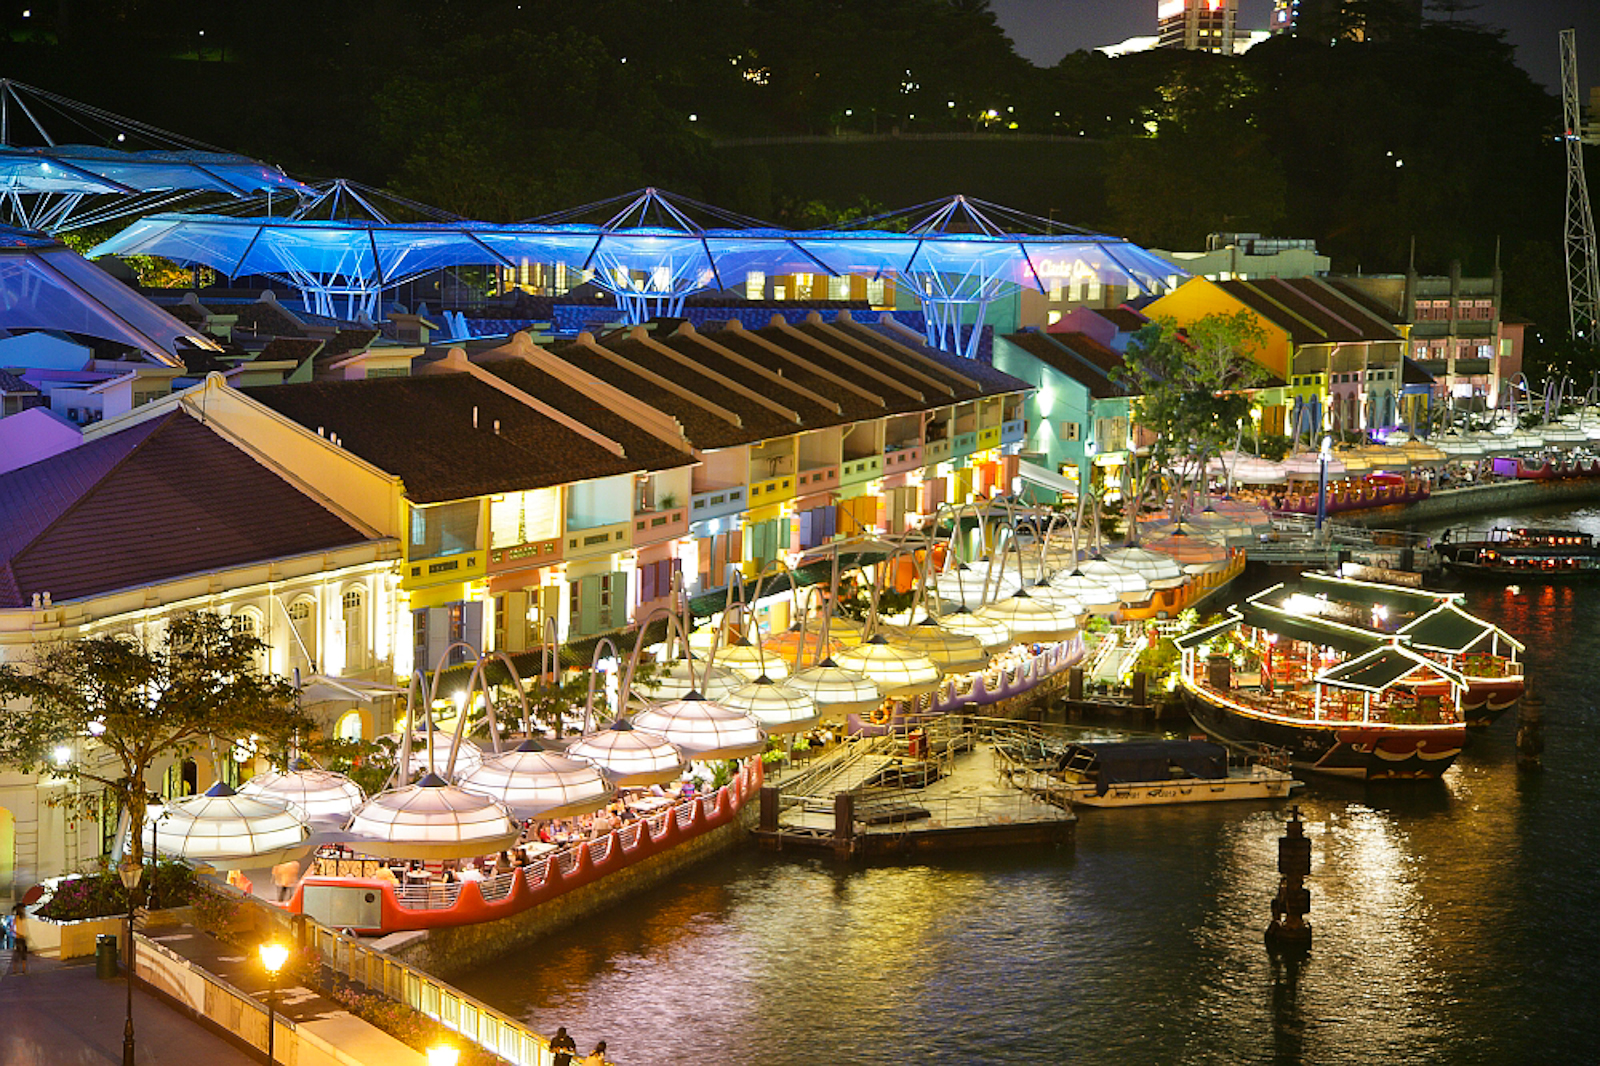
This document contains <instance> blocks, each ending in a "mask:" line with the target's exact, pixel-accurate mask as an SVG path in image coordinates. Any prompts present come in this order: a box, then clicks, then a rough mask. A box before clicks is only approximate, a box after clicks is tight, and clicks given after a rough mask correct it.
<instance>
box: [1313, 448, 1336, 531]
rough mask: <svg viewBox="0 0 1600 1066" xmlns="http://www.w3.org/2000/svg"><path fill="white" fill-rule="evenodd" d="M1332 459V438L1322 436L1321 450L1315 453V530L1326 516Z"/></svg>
mask: <svg viewBox="0 0 1600 1066" xmlns="http://www.w3.org/2000/svg"><path fill="white" fill-rule="evenodd" d="M1332 459H1333V438H1332V437H1323V438H1322V450H1321V451H1319V452H1318V453H1317V532H1319V533H1320V532H1321V531H1322V523H1323V522H1325V521H1326V520H1327V518H1328V463H1329V462H1330V461H1331V460H1332Z"/></svg>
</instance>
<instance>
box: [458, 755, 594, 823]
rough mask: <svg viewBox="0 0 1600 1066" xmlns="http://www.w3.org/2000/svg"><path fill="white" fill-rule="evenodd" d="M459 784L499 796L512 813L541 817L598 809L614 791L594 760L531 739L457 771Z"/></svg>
mask: <svg viewBox="0 0 1600 1066" xmlns="http://www.w3.org/2000/svg"><path fill="white" fill-rule="evenodd" d="M461 787H462V788H464V789H466V790H467V791H468V792H481V793H483V794H484V795H486V796H490V797H492V798H494V799H496V800H499V801H500V802H501V803H503V804H505V806H506V809H507V810H508V811H510V812H511V813H512V815H513V816H515V817H517V818H541V819H545V820H550V819H554V818H572V817H575V816H577V815H580V814H588V813H589V812H590V811H597V810H599V809H600V808H601V807H604V806H605V805H606V804H608V803H610V802H611V799H612V797H613V796H614V795H615V794H616V793H615V790H614V789H613V788H612V787H611V782H609V781H607V780H606V779H605V776H604V775H603V774H601V772H600V768H599V767H597V766H595V765H594V763H591V762H586V761H584V760H582V759H574V758H571V757H570V756H567V755H563V754H560V753H558V752H554V751H546V750H545V748H544V746H543V745H542V744H540V743H539V742H538V741H537V740H531V739H530V740H525V741H523V742H522V743H521V744H519V745H518V746H517V747H516V748H515V749H514V750H512V751H508V752H504V753H502V754H500V755H495V756H492V757H490V758H488V759H485V760H484V761H483V765H482V766H479V767H476V768H475V769H473V770H471V771H469V772H467V773H465V774H462V775H461Z"/></svg>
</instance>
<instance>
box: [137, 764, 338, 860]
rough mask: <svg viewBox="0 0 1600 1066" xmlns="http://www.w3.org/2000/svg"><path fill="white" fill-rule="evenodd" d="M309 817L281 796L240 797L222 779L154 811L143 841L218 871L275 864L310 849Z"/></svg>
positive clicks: (145, 829) (150, 845)
mask: <svg viewBox="0 0 1600 1066" xmlns="http://www.w3.org/2000/svg"><path fill="white" fill-rule="evenodd" d="M308 832H309V831H308V830H307V828H306V823H305V820H304V819H302V818H301V817H300V814H299V812H298V811H296V810H295V809H294V808H293V807H291V806H290V805H289V804H288V803H286V802H284V801H283V800H281V799H278V798H276V797H270V796H241V795H239V794H238V793H236V792H234V790H233V789H231V788H229V787H228V786H227V785H225V784H223V783H222V782H221V781H218V782H217V783H216V784H214V785H212V786H211V787H210V788H209V789H207V790H206V791H205V792H204V793H202V794H201V795H198V796H189V797H187V798H186V799H181V800H175V801H173V802H172V803H169V804H166V805H164V806H162V807H159V808H156V809H154V810H153V811H151V813H150V816H149V817H148V818H146V819H145V823H144V844H145V848H146V849H147V850H150V851H152V852H154V851H156V850H157V849H159V851H160V853H161V854H163V855H171V856H174V857H176V858H180V859H183V860H184V861H186V862H191V863H195V864H197V865H198V864H200V863H206V864H209V865H211V866H215V867H217V868H219V869H225V870H226V869H240V868H243V867H252V868H253V867H257V866H275V865H277V864H278V863H280V862H283V861H284V860H285V859H290V858H298V857H299V856H301V855H304V854H305V853H306V852H307V851H308V850H309V848H308V846H307V845H306V844H305V839H306V836H307V835H308Z"/></svg>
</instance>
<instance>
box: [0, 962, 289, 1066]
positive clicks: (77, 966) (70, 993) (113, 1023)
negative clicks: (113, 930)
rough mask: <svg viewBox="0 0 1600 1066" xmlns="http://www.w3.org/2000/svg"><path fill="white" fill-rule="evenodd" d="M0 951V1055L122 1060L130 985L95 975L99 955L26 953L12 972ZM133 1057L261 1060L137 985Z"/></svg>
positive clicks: (243, 1063)
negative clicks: (24, 965)
mask: <svg viewBox="0 0 1600 1066" xmlns="http://www.w3.org/2000/svg"><path fill="white" fill-rule="evenodd" d="M10 969H11V953H10V952H8V951H0V1063H4V1064H5V1066H66V1064H69V1063H70V1064H72V1066H99V1064H101V1063H107V1064H109V1063H120V1062H121V1061H122V1028H123V1021H124V1019H125V1018H126V1016H127V995H128V991H127V985H126V984H124V983H123V980H122V979H121V978H119V979H117V980H115V981H102V980H100V979H99V978H97V977H95V970H94V960H93V959H85V960H82V961H73V962H66V963H62V962H58V961H56V960H55V959H50V958H41V957H39V956H37V955H35V956H33V957H31V958H29V960H28V972H27V973H25V974H20V973H11V972H10ZM133 1025H134V1043H135V1047H136V1050H137V1055H136V1057H135V1060H134V1061H135V1062H137V1063H139V1064H140V1066H144V1064H146V1063H180V1062H181V1063H195V1064H199V1063H205V1064H206V1066H254V1064H256V1063H258V1062H259V1061H260V1060H259V1059H257V1058H256V1057H255V1056H254V1055H251V1054H248V1053H246V1052H245V1051H244V1050H242V1049H241V1048H239V1047H237V1046H235V1045H234V1044H231V1043H229V1042H228V1041H227V1040H224V1039H223V1038H222V1037H220V1036H218V1035H217V1034H216V1033H213V1032H211V1031H210V1030H208V1029H206V1028H204V1027H203V1026H201V1025H200V1024H199V1023H197V1022H195V1021H193V1020H192V1019H190V1018H189V1017H188V1016H187V1015H185V1014H184V1013H182V1012H181V1011H179V1010H177V1009H176V1008H174V1007H172V1006H170V1005H169V1004H167V1003H166V1002H165V1001H164V1000H161V999H158V998H157V997H155V996H152V995H151V994H150V993H148V992H147V991H145V990H144V989H143V988H135V989H134V993H133Z"/></svg>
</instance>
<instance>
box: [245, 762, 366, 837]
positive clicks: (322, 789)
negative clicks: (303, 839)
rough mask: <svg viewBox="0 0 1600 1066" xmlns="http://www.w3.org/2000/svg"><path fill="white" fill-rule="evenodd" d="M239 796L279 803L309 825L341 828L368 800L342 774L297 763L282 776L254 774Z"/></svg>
mask: <svg viewBox="0 0 1600 1066" xmlns="http://www.w3.org/2000/svg"><path fill="white" fill-rule="evenodd" d="M239 794H240V795H241V796H260V797H262V798H264V799H273V800H282V801H283V802H285V803H287V804H289V806H290V807H291V808H293V809H294V810H295V811H296V812H297V813H298V814H299V815H300V817H302V818H304V819H305V820H306V821H308V822H309V821H316V822H322V821H329V822H338V823H339V824H340V825H343V824H344V823H345V820H346V819H348V818H349V817H350V813H351V812H352V811H354V810H355V809H356V808H357V807H359V806H361V803H362V801H363V800H365V799H366V798H367V797H366V795H365V794H364V793H363V792H362V791H361V786H360V785H357V784H356V783H355V782H354V781H352V780H350V779H349V778H348V777H346V776H344V775H343V774H336V773H334V772H333V771H332V770H322V769H319V768H317V767H314V766H306V765H304V764H301V763H298V761H297V762H296V763H292V764H290V767H289V769H288V770H286V771H284V772H282V773H279V772H277V771H273V772H271V773H265V774H257V775H256V776H255V777H252V778H251V779H250V780H248V781H246V782H245V783H244V784H243V785H240V786H239Z"/></svg>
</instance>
